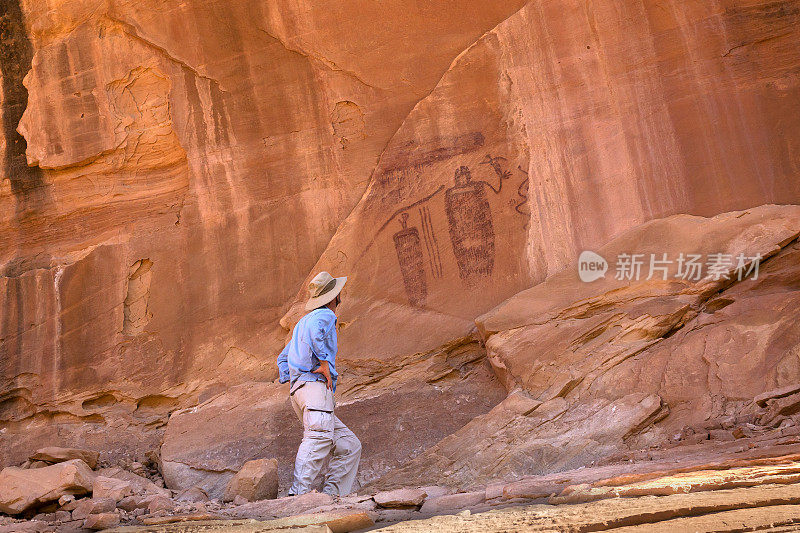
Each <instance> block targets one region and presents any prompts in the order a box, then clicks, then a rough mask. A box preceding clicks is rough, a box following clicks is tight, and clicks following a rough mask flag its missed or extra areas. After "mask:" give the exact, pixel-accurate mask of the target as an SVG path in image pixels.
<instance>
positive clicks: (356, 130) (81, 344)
mask: <svg viewBox="0 0 800 533" xmlns="http://www.w3.org/2000/svg"><path fill="white" fill-rule="evenodd" d="M0 5H2V6H3V8H4V9H5V13H6V14H7V15H6V16H5V17H3V20H2V24H3V30H4V31H3V32H0V33H2V36H3V37H2V38H3V47H2V50H3V51H2V53H0V59H2V71H1V72H0V74H2V89H3V90H2V110H3V114H2V121H3V136H2V142H1V143H0V152H1V153H2V155H3V161H4V164H3V165H0V169H1V170H0V177H2V179H1V180H0V265H2V270H0V294H2V295H3V300H2V305H0V339H2V341H0V380H1V381H0V420H1V421H2V423H3V424H4V425H5V427H7V428H9V429H10V432H9V433H8V434H7V435H12V434H13V435H15V437H14V439H22V440H15V441H14V442H18V443H21V444H18V446H19V449H20V450H22V449H23V448H25V447H26V446H28V444H26V442H27V441H26V440H25V439H33V440H35V439H41V438H51V437H54V436H56V435H57V430H56V429H53V427H54V426H53V420H57V421H63V422H75V421H82V422H87V421H90V422H96V423H105V424H109V423H112V422H113V423H115V424H117V427H120V428H123V429H124V431H129V432H130V434H131V435H137V436H136V439H138V438H140V436H139V435H138V433H137V432H138V431H139V429H137V428H141V427H142V424H145V425H146V428H151V429H153V428H155V429H157V428H159V427H160V426H159V425H160V424H163V422H164V420H163V419H160V418H159V417H158V416H156V414H157V413H164V412H166V411H168V410H169V409H174V408H175V406H178V405H187V404H191V403H193V402H195V401H197V400H198V399H202V398H206V397H208V395H209V394H212V393H213V392H215V391H218V390H221V388H224V387H225V386H227V385H230V384H233V383H237V382H241V381H245V380H248V379H271V378H272V377H274V375H275V374H274V368H273V364H274V363H273V360H274V354H275V351H276V350H277V349H279V348H280V345H281V342H282V340H283V337H284V335H285V332H284V331H283V330H282V329H280V328H279V327H278V326H277V321H278V319H279V318H280V317H281V316H284V314H285V319H284V320H283V323H284V325H285V326H290V325H291V324H292V322H293V320H294V319H295V318H296V317H297V316H298V313H297V311H298V309H297V306H295V307H294V308H292V309H289V305H290V304H291V303H292V302H293V301H295V303H297V302H299V300H295V299H294V296H295V295H297V294H298V293H302V292H303V287H304V283H303V282H304V280H306V279H307V278H308V277H309V276H311V275H313V273H314V272H316V271H317V270H319V269H322V268H326V269H329V270H330V271H331V272H333V273H334V274H337V275H339V274H347V275H349V276H351V278H350V283H349V285H348V288H347V290H346V291H347V292H346V294H345V297H346V299H345V305H344V306H343V308H342V313H341V326H342V338H341V340H342V342H341V345H342V358H343V359H344V360H345V361H347V360H348V359H349V360H351V361H353V360H356V359H363V358H367V357H369V358H377V359H381V358H384V359H386V358H389V357H394V356H397V355H402V354H409V353H414V352H421V351H425V350H428V349H431V348H433V347H435V346H437V345H439V344H442V343H443V342H445V341H448V340H451V339H453V338H457V337H461V336H463V335H464V334H466V333H468V332H469V330H470V329H471V328H472V327H473V326H474V323H473V319H474V318H475V317H476V316H478V315H479V314H481V313H482V312H485V311H486V310H488V309H490V308H491V307H493V306H494V305H496V304H498V303H499V302H501V301H503V300H504V299H506V298H508V297H509V296H511V295H513V294H515V293H516V292H518V291H519V290H521V289H523V288H526V287H528V286H530V285H531V284H532V283H534V282H538V281H541V280H542V279H544V278H545V277H546V276H547V275H548V274H551V273H553V272H556V271H558V270H559V269H561V268H563V267H564V266H565V265H566V264H567V263H568V262H570V261H571V260H573V259H574V257H575V255H576V252H579V251H580V250H581V249H583V248H587V247H596V246H599V245H600V244H602V243H604V242H606V241H608V240H609V239H610V238H611V237H613V236H614V235H617V234H619V233H620V232H621V231H623V230H625V229H627V228H630V227H632V226H635V225H637V224H640V223H642V222H644V221H646V220H649V219H652V218H656V217H661V216H665V215H668V214H672V213H682V212H688V213H693V214H701V215H712V214H715V213H718V212H722V211H729V210H732V209H738V208H746V207H750V206H755V205H760V204H764V203H770V202H775V203H794V202H797V201H798V200H800V182H798V180H797V175H798V157H797V153H796V151H797V149H796V146H798V141H800V118H798V115H797V113H796V112H795V111H796V102H797V101H798V96H800V94H798V93H800V88H799V87H800V85H798V77H797V73H798V68H800V51H798V48H797V46H796V44H795V43H796V41H797V37H798V29H797V28H798V27H800V25H798V19H800V14H799V13H800V2H792V1H787V2H770V3H765V2H752V1H737V2H707V1H699V0H698V1H692V2H677V1H675V2H666V3H659V4H653V3H651V2H644V1H633V0H603V1H600V2H591V3H586V2H577V1H575V2H573V1H570V0H559V1H531V2H528V3H527V4H526V3H525V2H524V1H523V0H514V1H511V0H505V1H502V2H480V1H477V0H474V1H473V0H470V1H468V2H458V3H453V2H445V1H441V2H417V3H413V5H412V3H409V2H402V1H399V0H396V1H392V2H380V3H376V2H370V1H351V0H348V1H345V2H342V1H341V0H340V1H337V2H333V1H328V0H325V1H323V2H320V1H315V2H301V3H298V2H295V1H292V2H289V1H283V0H275V1H272V2H266V3H264V2H255V1H253V0H235V1H224V2H223V1H213V0H193V1H190V2H180V3H178V2H155V1H149V0H146V1H142V0H137V1H135V2H134V1H130V0H120V1H114V2H102V1H99V0H81V1H77V2H75V1H69V2H67V1H52V0H50V1H48V2H44V1H42V0H23V1H21V2H18V1H12V0H2V1H0ZM17 130H18V131H19V134H18V133H17ZM20 134H21V135H20ZM25 163H27V164H25ZM461 167H466V168H468V169H469V173H468V174H467V173H466V172H465V171H461V172H459V169H460V168H461ZM406 215H407V217H406ZM148 265H149V266H148ZM287 309H289V312H288V313H286V311H287ZM36 413H40V414H38V415H36ZM32 427H39V428H42V429H41V430H38V431H41V432H37V431H33V430H32V429H31V428H32ZM59 427H61V426H59ZM69 427H70V428H71V429H66V430H64V429H63V428H62V430H61V435H62V436H63V435H65V434H70V435H73V433H70V432H73V431H77V430H75V429H74V428H75V427H78V426H69ZM80 427H83V426H80ZM44 428H49V429H44ZM80 431H84V430H80ZM120 431H123V430H120ZM124 431H123V433H124ZM47 432H50V433H47ZM42 435H44V437H43V436H42ZM47 435H50V437H47ZM0 438H5V439H8V437H1V436H0ZM75 438H77V437H75ZM132 438H133V437H132ZM9 442H10V441H9ZM30 445H31V446H32V444H30ZM15 446H17V444H15ZM0 449H3V450H10V449H11V448H10V444H9V445H8V446H6V445H4V446H2V447H0ZM20 453H22V452H20ZM5 460H6V459H4V457H2V456H0V462H4V461H5Z"/></svg>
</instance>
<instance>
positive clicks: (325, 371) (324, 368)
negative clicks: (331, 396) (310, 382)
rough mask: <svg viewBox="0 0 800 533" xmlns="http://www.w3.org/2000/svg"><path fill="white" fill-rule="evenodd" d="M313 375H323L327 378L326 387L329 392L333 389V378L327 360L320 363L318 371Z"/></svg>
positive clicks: (313, 372) (313, 371) (314, 371)
mask: <svg viewBox="0 0 800 533" xmlns="http://www.w3.org/2000/svg"><path fill="white" fill-rule="evenodd" d="M311 373H312V374H322V376H323V377H324V378H325V386H326V387H328V390H331V389H333V378H331V369H330V367H329V366H328V362H327V361H325V360H321V361H320V362H319V367H317V369H316V370H312V371H311Z"/></svg>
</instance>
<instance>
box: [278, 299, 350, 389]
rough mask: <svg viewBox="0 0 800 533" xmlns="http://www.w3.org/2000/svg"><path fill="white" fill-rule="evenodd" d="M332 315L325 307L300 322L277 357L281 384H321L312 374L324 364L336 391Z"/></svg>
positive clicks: (334, 321)
mask: <svg viewBox="0 0 800 533" xmlns="http://www.w3.org/2000/svg"><path fill="white" fill-rule="evenodd" d="M336 345H337V336H336V314H334V312H333V311H331V310H330V309H328V308H327V307H322V308H320V309H314V310H313V311H311V312H310V313H308V314H307V315H306V316H304V317H303V318H301V319H300V321H299V322H298V323H297V325H296V326H295V327H294V330H293V331H292V338H291V340H290V341H289V344H287V345H286V347H285V348H284V349H283V350H282V351H281V353H280V355H279V356H278V372H279V376H278V378H279V380H280V382H281V383H286V382H287V381H291V382H292V383H294V382H295V381H297V380H300V381H322V382H324V381H325V377H324V376H323V375H322V374H312V373H311V371H312V370H316V369H317V368H318V367H319V365H320V361H327V362H328V368H329V369H330V372H331V380H332V381H333V390H334V391H336V379H337V378H338V376H339V375H338V374H337V373H336V348H337V346H336Z"/></svg>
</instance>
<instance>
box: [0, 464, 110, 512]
mask: <svg viewBox="0 0 800 533" xmlns="http://www.w3.org/2000/svg"><path fill="white" fill-rule="evenodd" d="M94 477H95V475H94V473H93V472H92V470H91V468H89V465H87V464H86V463H85V462H84V461H82V460H81V459H72V460H69V461H65V462H63V463H58V464H54V465H51V466H46V467H43V468H36V469H22V468H16V467H13V466H10V467H7V468H4V469H3V471H2V472H0V511H1V512H4V513H8V514H19V513H21V512H23V511H26V510H28V509H31V508H33V507H35V506H37V505H41V504H44V503H47V502H57V501H58V499H59V498H61V497H62V496H64V495H65V494H73V495H80V494H86V493H88V492H90V491H91V490H92V483H93V482H94Z"/></svg>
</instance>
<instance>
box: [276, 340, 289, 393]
mask: <svg viewBox="0 0 800 533" xmlns="http://www.w3.org/2000/svg"><path fill="white" fill-rule="evenodd" d="M288 359H289V345H288V344H287V345H286V346H285V347H284V348H283V350H282V351H281V353H280V355H278V381H279V382H281V383H286V382H287V381H289V361H288Z"/></svg>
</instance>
